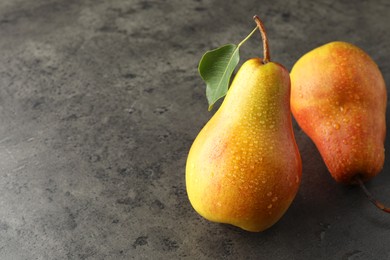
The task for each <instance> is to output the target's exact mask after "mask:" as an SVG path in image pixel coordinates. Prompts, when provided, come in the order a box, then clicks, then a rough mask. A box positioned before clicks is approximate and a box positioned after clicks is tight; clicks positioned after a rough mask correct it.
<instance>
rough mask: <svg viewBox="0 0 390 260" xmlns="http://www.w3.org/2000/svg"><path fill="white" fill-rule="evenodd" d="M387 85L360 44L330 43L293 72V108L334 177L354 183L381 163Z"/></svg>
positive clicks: (307, 56) (366, 177)
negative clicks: (359, 46)
mask: <svg viewBox="0 0 390 260" xmlns="http://www.w3.org/2000/svg"><path fill="white" fill-rule="evenodd" d="M386 102H387V94H386V86H385V82H384V80H383V77H382V74H381V72H380V71H379V69H378V66H377V65H376V64H375V62H374V61H373V60H372V59H371V58H370V57H369V56H368V55H367V54H366V53H365V52H364V51H363V50H361V49H360V48H358V47H356V46H354V45H352V44H350V43H346V42H331V43H328V44H325V45H323V46H321V47H318V48H316V49H314V50H312V51H310V52H308V53H307V54H305V55H304V56H302V57H301V58H300V59H299V60H298V61H297V62H296V63H295V65H294V67H293V69H292V71H291V110H292V113H293V115H294V117H295V119H296V121H297V122H298V124H299V125H300V127H301V128H302V130H303V131H304V132H305V133H306V134H307V135H308V136H309V137H310V138H311V139H312V140H313V142H314V143H315V145H316V146H317V148H318V150H319V152H320V153H321V156H322V158H323V160H324V162H325V164H326V166H327V168H328V170H329V172H330V174H331V175H332V177H333V178H334V179H335V180H336V181H338V182H341V183H346V184H355V183H356V184H358V183H359V182H361V181H367V180H369V179H370V178H372V177H374V176H375V175H377V174H378V173H379V172H380V171H381V169H382V167H383V163H384V158H385V154H384V140H385V134H386V115H385V113H386Z"/></svg>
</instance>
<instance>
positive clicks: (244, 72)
mask: <svg viewBox="0 0 390 260" xmlns="http://www.w3.org/2000/svg"><path fill="white" fill-rule="evenodd" d="M301 172H302V164H301V158H300V155H299V151H298V148H297V145H296V142H295V139H294V133H293V129H292V122H291V111H290V77H289V74H288V71H287V70H286V69H285V68H284V67H283V66H282V65H279V64H277V63H274V62H267V63H264V61H262V60H261V59H260V58H253V59H250V60H248V61H246V62H245V63H244V64H243V65H242V67H241V68H240V69H239V71H238V72H237V75H236V77H235V78H234V80H233V82H232V84H231V87H230V88H229V90H228V93H227V95H226V97H225V99H224V101H223V103H222V105H221V106H220V108H219V109H218V111H217V112H216V113H215V114H214V116H213V117H212V118H211V119H210V121H209V122H208V123H207V124H206V125H205V126H204V128H203V129H202V130H201V131H200V133H199V134H198V136H197V137H196V139H195V141H194V143H193V145H192V147H191V149H190V152H189V155H188V159H187V165H186V186H187V194H188V197H189V200H190V202H191V204H192V206H193V207H194V209H195V210H196V211H197V212H198V213H199V214H200V215H202V216H203V217H205V218H206V219H208V220H211V221H214V222H221V223H228V224H232V225H235V226H238V227H240V228H242V229H244V230H248V231H254V232H255V231H262V230H265V229H267V228H269V227H270V226H272V225H273V224H274V223H275V222H277V221H278V220H279V219H280V218H281V217H282V215H283V214H284V213H285V211H286V210H287V208H288V207H289V206H290V204H291V202H292V200H293V199H294V197H295V195H296V193H297V190H298V186H299V184H300V180H301Z"/></svg>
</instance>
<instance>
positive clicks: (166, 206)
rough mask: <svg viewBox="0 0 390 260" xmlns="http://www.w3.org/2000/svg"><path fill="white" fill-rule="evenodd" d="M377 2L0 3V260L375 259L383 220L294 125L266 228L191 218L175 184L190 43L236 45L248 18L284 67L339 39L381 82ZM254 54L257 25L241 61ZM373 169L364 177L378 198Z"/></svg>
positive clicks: (190, 90) (382, 240)
mask: <svg viewBox="0 0 390 260" xmlns="http://www.w3.org/2000/svg"><path fill="white" fill-rule="evenodd" d="M389 12H390V2H389V1H387V0H370V1H368V0H366V1H364V0H362V1H347V0H344V1H330V0H329V1H328V0H319V1H307V0H291V1H281V0H280V1H279V0H276V1H255V0H241V1H231V0H182V1H179V0H155V1H146V0H143V1H139V0H128V1H125V0H66V1H65V0H35V1H28V0H0V191H1V193H0V259H181V258H183V259H390V249H389V244H390V217H389V215H386V214H385V213H383V212H381V211H379V210H378V209H376V208H375V207H374V206H372V205H371V204H370V202H369V201H368V200H367V199H366V198H365V197H364V194H363V193H362V192H361V191H360V190H359V189H358V188H355V187H347V186H343V185H340V184H338V183H336V182H335V181H334V180H333V179H331V177H330V174H329V173H328V172H327V169H326V167H325V165H324V163H323V162H322V159H321V157H320V156H319V153H318V151H317V149H316V148H315V146H314V144H313V143H312V142H311V141H310V140H309V138H308V137H307V136H306V135H305V134H304V133H303V132H302V131H301V130H300V129H299V127H298V126H297V124H296V123H295V122H294V131H295V135H296V139H297V143H298V146H299V149H300V152H301V156H302V160H303V179H302V185H301V187H300V190H299V192H298V194H297V197H296V199H295V201H294V202H293V204H292V205H291V207H290V208H289V210H288V211H287V213H286V214H285V215H284V217H283V218H282V219H281V220H280V221H279V222H278V223H277V224H276V225H274V226H273V227H272V228H270V229H269V230H267V231H265V232H262V233H249V232H245V231H242V230H240V229H238V228H235V227H232V226H229V225H223V224H216V223H211V222H208V221H206V220H204V219H203V218H201V217H200V216H199V215H198V214H197V213H196V212H195V211H194V210H193V209H192V207H191V205H190V203H189V201H188V199H187V195H186V189H185V181H184V180H185V179H184V176H185V161H186V157H187V153H188V150H189V148H190V146H191V144H192V141H193V140H194V138H195V137H196V135H197V134H198V132H199V131H200V129H201V128H202V127H203V125H204V124H205V123H206V122H207V121H208V120H209V119H210V117H211V116H212V115H213V113H214V112H215V111H216V110H213V112H208V111H207V100H206V97H205V85H204V83H203V82H202V81H201V78H200V77H199V76H198V72H197V65H198V62H199V60H200V58H201V56H202V55H203V53H204V52H205V51H207V50H210V49H213V48H216V47H218V46H220V45H223V44H226V43H236V44H237V43H239V42H240V41H241V40H242V39H243V38H244V37H245V36H246V35H247V34H248V33H249V32H250V31H251V30H252V29H253V28H254V27H255V23H254V22H253V20H252V17H253V15H255V14H257V15H259V16H260V18H262V20H263V22H264V23H265V27H266V29H267V32H268V37H269V43H270V50H271V57H272V59H273V60H274V61H276V62H279V63H281V64H283V65H284V66H285V67H286V68H287V69H288V70H290V69H291V67H292V65H293V64H294V62H295V61H296V60H297V59H298V58H299V57H301V56H302V55H303V54H304V53H306V52H308V51H309V50H311V49H313V48H315V47H317V46H319V45H322V44H325V43H327V42H330V41H335V40H343V41H348V42H351V43H353V44H356V45H357V46H359V47H361V48H362V49H364V50H365V51H366V52H367V53H368V54H369V55H370V56H371V57H372V58H373V59H374V60H375V61H376V62H377V64H378V66H379V68H380V69H381V71H382V73H383V76H384V79H385V81H386V82H387V85H388V86H390V63H389V60H390V34H389V33H388V32H389V30H390V19H389ZM256 56H260V57H261V56H262V45H261V41H260V34H255V35H254V36H253V37H252V38H251V40H249V41H248V42H247V43H245V45H244V46H243V48H242V49H241V62H243V61H245V60H246V59H248V58H251V57H256ZM388 114H389V113H388ZM387 122H390V121H389V119H388V120H387ZM389 145H390V144H389V139H387V141H386V148H387V150H389V149H388V148H389ZM386 155H387V157H389V156H388V153H386ZM389 171H390V160H387V161H386V163H385V167H384V169H383V173H382V174H380V175H379V176H377V177H376V178H375V179H373V180H372V181H370V182H369V183H368V184H367V186H368V188H369V189H370V190H371V191H372V192H373V193H374V194H375V195H376V197H377V198H378V199H380V200H382V201H383V202H385V203H387V204H390V199H389V196H390V174H389Z"/></svg>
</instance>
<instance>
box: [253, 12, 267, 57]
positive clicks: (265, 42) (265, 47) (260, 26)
mask: <svg viewBox="0 0 390 260" xmlns="http://www.w3.org/2000/svg"><path fill="white" fill-rule="evenodd" d="M253 19H254V20H255V22H256V24H257V27H258V28H259V30H260V33H261V39H262V40H263V53H264V59H263V63H264V64H265V63H267V62H270V61H271V57H270V53H269V47H268V38H267V34H266V32H265V27H264V24H263V22H262V21H261V20H260V18H259V17H258V16H257V15H255V16H253Z"/></svg>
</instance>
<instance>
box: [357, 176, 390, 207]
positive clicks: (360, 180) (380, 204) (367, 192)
mask: <svg viewBox="0 0 390 260" xmlns="http://www.w3.org/2000/svg"><path fill="white" fill-rule="evenodd" d="M355 180H356V182H357V183H358V184H359V186H360V188H361V189H362V190H363V192H364V194H366V196H367V198H368V200H369V201H371V203H372V204H374V205H375V206H376V207H377V208H378V209H381V210H383V211H384V212H387V213H390V208H387V207H385V205H383V204H382V203H381V202H379V201H377V200H376V199H375V198H374V196H372V194H371V193H370V192H369V191H368V190H367V188H366V186H365V185H364V183H363V180H362V178H360V176H357V177H355Z"/></svg>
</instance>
